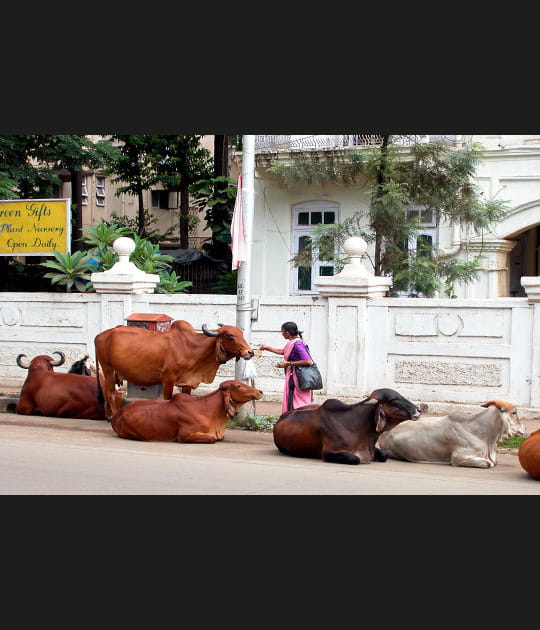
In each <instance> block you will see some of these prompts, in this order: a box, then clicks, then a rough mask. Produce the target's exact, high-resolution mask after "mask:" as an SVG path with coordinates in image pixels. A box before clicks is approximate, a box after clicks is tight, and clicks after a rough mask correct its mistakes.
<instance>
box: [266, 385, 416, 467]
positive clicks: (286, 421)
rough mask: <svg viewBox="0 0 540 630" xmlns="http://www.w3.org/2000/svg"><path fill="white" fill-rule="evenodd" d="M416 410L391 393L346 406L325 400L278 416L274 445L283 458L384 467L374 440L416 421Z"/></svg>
mask: <svg viewBox="0 0 540 630" xmlns="http://www.w3.org/2000/svg"><path fill="white" fill-rule="evenodd" d="M420 413H421V411H420V409H419V408H418V407H417V406H416V405H415V404H413V403H412V402H411V401H410V400H407V399H406V398H404V397H403V396H402V395H401V394H399V393H398V392H396V391H394V390H393V389H376V390H374V391H373V392H372V393H371V394H370V395H369V397H368V398H366V399H365V400H362V401H360V402H359V403H355V404H352V405H348V404H346V403H344V402H342V401H341V400H338V399H337V398H330V399H329V400H326V401H325V402H324V403H323V404H322V405H306V406H305V407H300V408H299V409H295V410H294V411H288V412H286V413H284V414H282V415H281V416H280V417H279V419H278V421H277V422H276V424H275V425H274V443H275V445H276V446H277V448H278V449H279V450H280V451H281V452H282V453H285V454H286V455H294V456H296V457H316V458H322V459H323V460H324V461H325V462H332V463H338V464H367V463H369V462H372V461H380V462H384V461H385V460H386V457H385V456H384V454H383V453H381V452H380V451H379V449H378V448H376V447H375V443H376V442H377V439H378V437H379V435H380V434H381V433H382V432H383V431H387V430H389V429H391V428H392V427H394V426H396V424H397V423H399V422H402V421H403V420H409V419H411V418H417V417H418V416H419V415H420Z"/></svg>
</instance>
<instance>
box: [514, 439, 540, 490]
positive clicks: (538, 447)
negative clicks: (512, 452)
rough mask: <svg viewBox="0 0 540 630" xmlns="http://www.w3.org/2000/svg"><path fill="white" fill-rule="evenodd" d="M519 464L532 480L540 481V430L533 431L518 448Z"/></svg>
mask: <svg viewBox="0 0 540 630" xmlns="http://www.w3.org/2000/svg"><path fill="white" fill-rule="evenodd" d="M518 459H519V463H520V464H521V467H522V468H523V470H525V471H526V472H528V473H529V475H530V476H531V477H533V478H534V479H539V480H540V429H536V431H533V432H532V433H531V434H530V435H529V437H527V438H526V439H525V440H523V442H522V443H521V444H520V446H519V450H518Z"/></svg>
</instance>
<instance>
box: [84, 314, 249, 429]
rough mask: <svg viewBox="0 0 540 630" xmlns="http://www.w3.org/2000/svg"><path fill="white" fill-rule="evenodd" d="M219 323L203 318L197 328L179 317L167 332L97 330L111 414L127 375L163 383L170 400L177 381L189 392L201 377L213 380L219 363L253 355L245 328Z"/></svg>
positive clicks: (98, 355)
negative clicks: (211, 325)
mask: <svg viewBox="0 0 540 630" xmlns="http://www.w3.org/2000/svg"><path fill="white" fill-rule="evenodd" d="M218 325H219V328H218V329H217V330H215V331H210V330H208V328H207V326H206V325H205V324H203V326H202V333H198V332H196V331H195V328H193V326H192V325H191V324H190V323H189V322H186V321H184V320H181V319H179V320H176V321H174V322H173V324H172V326H171V328H170V329H169V330H167V331H165V332H159V331H154V330H148V329H147V328H139V327H137V326H122V325H121V326H116V327H114V328H110V329H108V330H105V331H103V332H101V333H99V334H98V335H96V338H95V340H94V341H95V348H96V362H97V364H98V365H99V366H100V367H101V369H102V370H103V380H104V383H103V394H104V396H105V412H106V414H107V418H109V420H110V419H111V418H112V416H113V415H114V413H115V412H116V411H117V410H118V405H117V404H116V402H115V400H114V392H115V385H116V384H119V383H120V381H121V380H122V379H124V380H126V381H128V382H129V383H132V384H133V385H137V386H138V387H150V386H152V385H158V384H161V385H162V387H163V398H164V399H165V400H170V398H171V397H172V395H173V390H174V386H175V385H176V386H178V387H181V388H182V392H183V393H186V394H190V393H191V390H192V389H194V388H196V387H198V386H199V384H200V383H211V382H212V381H213V380H214V378H215V376H216V372H217V371H218V368H219V366H220V365H221V364H223V363H226V362H227V361H228V360H229V359H232V358H233V357H236V358H239V357H242V358H243V359H246V360H247V359H251V358H252V357H253V355H254V351H253V350H252V349H251V348H250V346H249V344H248V343H247V341H246V340H245V339H244V335H243V333H242V330H241V329H240V328H237V327H236V326H225V325H223V324H218ZM99 379H100V376H99V372H98V381H99Z"/></svg>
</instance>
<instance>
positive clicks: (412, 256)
mask: <svg viewBox="0 0 540 630" xmlns="http://www.w3.org/2000/svg"><path fill="white" fill-rule="evenodd" d="M481 157H482V153H481V150H480V147H479V146H478V145H472V146H466V147H460V148H453V147H451V146H449V145H447V144H445V143H427V144H413V145H411V146H410V147H407V148H404V147H403V146H399V145H397V144H395V143H393V142H392V136H388V135H387V136H382V142H381V144H380V146H378V147H371V148H369V149H364V150H353V151H351V152H347V151H341V152H339V155H336V152H335V151H334V152H327V153H324V152H322V153H317V154H312V153H309V152H301V153H300V152H299V153H298V155H295V153H291V159H290V160H289V161H288V162H279V163H278V162H275V163H274V164H273V165H272V167H271V168H270V169H269V170H270V172H272V173H274V174H275V175H277V176H278V177H279V178H280V179H281V180H282V181H283V182H284V183H285V184H286V185H289V186H290V185H292V184H293V183H295V182H298V181H306V182H308V183H312V184H319V185H323V184H327V183H341V184H343V185H350V184H352V183H356V184H360V185H361V187H363V188H369V189H370V191H371V202H370V206H369V209H368V210H367V211H357V212H356V213H354V215H352V216H351V217H349V218H348V219H346V220H345V221H343V222H342V223H336V224H334V225H324V226H317V228H316V229H314V231H313V235H312V237H311V244H312V246H313V247H314V248H317V249H318V251H319V257H320V258H321V259H323V257H324V259H326V260H335V261H336V263H337V264H338V266H339V264H342V262H343V257H342V256H339V255H336V253H335V252H336V251H337V250H338V249H339V248H340V247H341V246H342V244H343V241H344V240H345V239H346V238H348V237H349V236H362V237H363V238H364V239H365V240H366V241H368V242H372V243H373V245H374V256H373V260H371V263H372V265H373V270H374V273H375V275H392V276H393V279H394V289H395V290H403V291H408V292H410V293H411V294H413V295H417V294H422V295H425V296H427V297H433V296H434V295H435V294H436V292H437V291H438V290H441V289H442V290H444V291H445V292H446V293H447V295H450V296H452V295H454V285H455V283H456V282H463V283H468V282H471V281H472V280H474V279H475V278H476V272H477V271H478V268H479V264H478V260H477V259H476V260H474V261H472V262H471V261H469V262H466V261H461V260H459V259H452V260H451V261H449V260H446V259H444V258H442V257H440V256H439V255H438V252H437V251H432V250H431V249H430V250H426V249H425V248H424V249H422V248H420V249H419V250H418V251H417V252H412V253H411V252H409V251H408V250H407V247H406V246H405V245H404V244H406V243H408V242H409V240H410V239H411V238H412V237H413V236H415V235H416V234H418V231H419V229H420V227H421V226H420V223H419V221H418V219H416V218H413V217H412V215H409V213H408V212H407V211H408V210H410V209H418V208H420V209H425V210H430V211H433V212H434V214H435V216H436V217H437V221H438V222H439V223H440V222H441V221H446V222H447V223H448V224H449V225H462V226H464V227H466V228H467V229H469V228H470V229H473V230H476V231H477V233H481V231H482V230H484V229H486V228H489V226H491V225H492V224H493V223H494V222H496V221H500V220H501V219H502V218H503V217H504V216H505V214H506V212H507V204H506V202H504V201H502V200H498V199H490V200H485V199H483V198H482V194H481V193H480V192H479V190H478V188H477V187H476V186H475V185H474V182H473V175H474V172H475V169H476V166H477V164H478V162H479V161H480V159H481ZM293 261H294V262H295V264H297V265H300V266H302V265H308V264H310V263H311V261H307V260H302V259H299V258H295V259H293Z"/></svg>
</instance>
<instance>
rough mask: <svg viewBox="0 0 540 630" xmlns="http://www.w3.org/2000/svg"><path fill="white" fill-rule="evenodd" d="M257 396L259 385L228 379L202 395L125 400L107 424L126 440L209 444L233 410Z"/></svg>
mask: <svg viewBox="0 0 540 630" xmlns="http://www.w3.org/2000/svg"><path fill="white" fill-rule="evenodd" d="M261 396H262V391H261V390H260V389H255V388H254V387H251V386H250V385H246V384H245V383H242V382H241V381H235V380H229V381H224V382H223V383H221V385H220V386H219V388H218V389H217V390H215V391H214V392H211V393H210V394H206V395H203V396H191V395H189V394H175V395H174V396H173V397H172V398H171V399H170V400H136V401H134V402H132V403H128V404H127V405H125V406H124V407H122V408H120V409H119V410H118V411H117V412H116V413H115V414H114V416H113V417H112V418H111V426H112V428H113V429H114V431H115V433H116V434H117V435H118V436H119V437H122V438H128V439H130V440H144V441H154V442H155V441H159V442H174V441H177V442H190V443H204V444H213V443H214V442H216V441H217V440H222V439H223V437H224V435H225V427H226V424H227V422H228V421H229V420H230V419H231V418H232V417H233V416H234V414H235V413H236V412H237V410H238V409H239V408H240V407H241V406H242V405H243V404H244V403H247V402H249V401H251V400H258V399H259V398H260V397H261Z"/></svg>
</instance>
